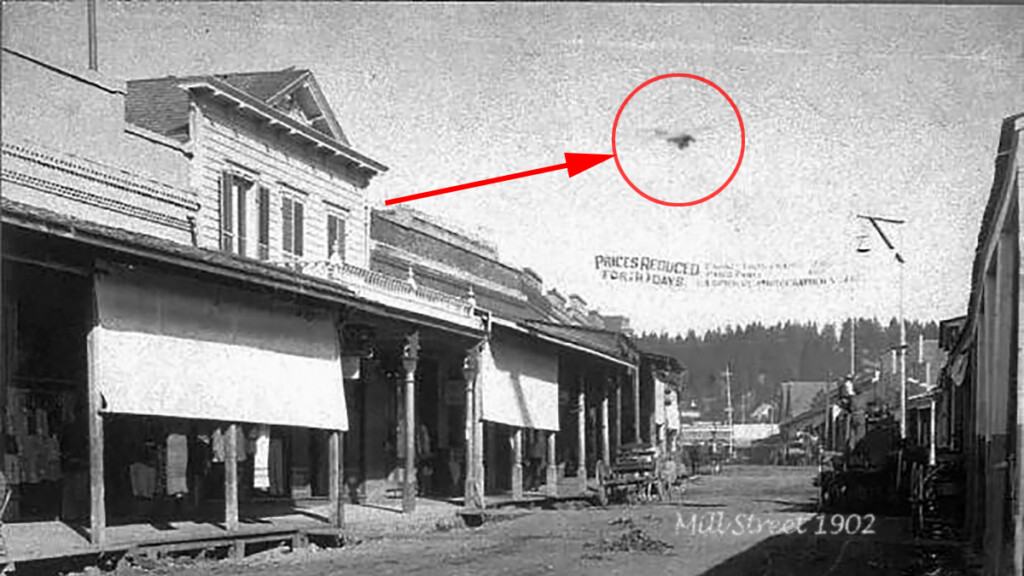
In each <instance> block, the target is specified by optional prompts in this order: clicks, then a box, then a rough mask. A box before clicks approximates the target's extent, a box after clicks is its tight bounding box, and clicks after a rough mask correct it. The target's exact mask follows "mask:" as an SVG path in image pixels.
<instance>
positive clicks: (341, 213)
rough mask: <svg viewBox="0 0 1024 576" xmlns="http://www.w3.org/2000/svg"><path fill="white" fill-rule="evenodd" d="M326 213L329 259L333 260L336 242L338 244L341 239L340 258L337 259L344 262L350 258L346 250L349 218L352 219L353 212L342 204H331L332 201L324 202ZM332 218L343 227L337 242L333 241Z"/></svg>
mask: <svg viewBox="0 0 1024 576" xmlns="http://www.w3.org/2000/svg"><path fill="white" fill-rule="evenodd" d="M324 214H325V219H326V227H327V229H326V231H325V232H326V245H327V259H328V260H331V259H333V258H334V255H335V247H336V246H335V244H337V240H339V239H340V241H341V246H340V250H339V251H338V252H337V254H338V258H337V259H338V260H339V261H340V262H342V263H344V262H345V261H347V260H348V258H347V256H346V251H347V250H348V234H349V226H348V220H349V219H350V216H351V213H350V211H349V210H347V209H345V208H342V207H341V206H337V205H334V204H331V203H330V202H324ZM332 220H333V221H334V222H337V223H338V225H340V227H341V234H340V236H336V241H335V242H331V222H332Z"/></svg>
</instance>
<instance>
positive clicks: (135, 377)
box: [90, 266, 348, 430]
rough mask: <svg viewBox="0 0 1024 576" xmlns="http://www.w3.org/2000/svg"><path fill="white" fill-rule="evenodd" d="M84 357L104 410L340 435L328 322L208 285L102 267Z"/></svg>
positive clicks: (323, 316)
mask: <svg viewBox="0 0 1024 576" xmlns="http://www.w3.org/2000/svg"><path fill="white" fill-rule="evenodd" d="M107 268H109V271H106V272H98V273H97V275H96V301H97V312H98V325H97V326H96V327H95V328H94V329H93V332H92V334H91V336H90V338H91V351H90V359H91V362H92V371H93V375H94V378H95V379H96V383H97V386H98V388H99V391H100V393H101V394H102V397H103V402H104V410H105V411H108V412H115V413H125V414H143V415H155V416H170V417H178V418H196V419H204V420H215V421H225V422H251V423H262V424H276V425H282V426H301V427H309V428H323V429H331V430H347V429H348V418H347V411H346V406H345V394H344V388H343V383H344V380H343V377H342V369H341V361H340V354H339V350H338V338H337V333H336V329H335V324H334V321H333V318H332V317H331V315H330V314H329V313H328V312H326V311H323V310H319V311H318V310H314V309H309V308H302V309H300V308H299V307H297V306H294V305H290V304H282V303H275V302H274V301H272V300H270V299H269V298H265V297H261V296H259V295H257V294H253V293H247V292H244V291H242V290H238V289H234V288H229V287H226V286H221V285H218V284H215V283H208V282H200V281H197V280H193V279H187V278H184V277H177V276H171V275H167V274H158V273H156V272H153V271H145V270H141V269H138V270H128V269H125V268H122V267H115V266H109V267H107Z"/></svg>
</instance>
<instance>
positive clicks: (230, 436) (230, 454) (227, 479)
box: [224, 422, 244, 554]
mask: <svg viewBox="0 0 1024 576" xmlns="http://www.w3.org/2000/svg"><path fill="white" fill-rule="evenodd" d="M225 434H226V436H225V437H224V526H225V527H226V528H227V529H228V531H231V532H234V531H235V530H238V424H235V423H234V422H232V423H231V424H228V427H227V432H226V433H225ZM242 550H243V554H244V547H243V548H242Z"/></svg>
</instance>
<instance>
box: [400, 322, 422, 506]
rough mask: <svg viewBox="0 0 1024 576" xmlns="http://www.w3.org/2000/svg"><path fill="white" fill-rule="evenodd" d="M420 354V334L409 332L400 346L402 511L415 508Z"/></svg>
mask: <svg viewBox="0 0 1024 576" xmlns="http://www.w3.org/2000/svg"><path fill="white" fill-rule="evenodd" d="M419 356H420V336H419V333H418V332H411V333H410V334H409V335H407V336H406V337H405V343H404V345H403V346H402V368H403V369H404V370H405V402H403V404H404V406H403V409H404V412H405V413H404V418H403V420H404V422H405V438H402V439H400V440H399V441H400V442H404V444H405V477H404V478H403V481H402V512H405V513H407V514H408V513H411V512H413V511H415V510H416V363H417V362H418V360H419Z"/></svg>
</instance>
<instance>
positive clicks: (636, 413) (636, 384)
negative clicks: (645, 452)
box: [632, 364, 641, 443]
mask: <svg viewBox="0 0 1024 576" xmlns="http://www.w3.org/2000/svg"><path fill="white" fill-rule="evenodd" d="M632 391H633V441H634V442H637V443H639V442H640V440H641V436H640V365H639V364H637V365H636V366H634V367H633V390H632Z"/></svg>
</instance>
